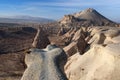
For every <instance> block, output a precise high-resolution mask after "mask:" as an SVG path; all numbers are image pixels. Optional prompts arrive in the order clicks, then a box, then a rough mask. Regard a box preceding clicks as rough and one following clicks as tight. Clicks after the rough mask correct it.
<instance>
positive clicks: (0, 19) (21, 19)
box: [0, 16, 54, 23]
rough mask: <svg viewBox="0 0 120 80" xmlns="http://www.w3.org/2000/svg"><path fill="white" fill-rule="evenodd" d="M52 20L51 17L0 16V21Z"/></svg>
mask: <svg viewBox="0 0 120 80" xmlns="http://www.w3.org/2000/svg"><path fill="white" fill-rule="evenodd" d="M53 21H54V20H52V19H47V18H41V17H32V16H10V17H5V18H4V17H1V18H0V23H47V22H53Z"/></svg>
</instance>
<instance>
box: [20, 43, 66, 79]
mask: <svg viewBox="0 0 120 80" xmlns="http://www.w3.org/2000/svg"><path fill="white" fill-rule="evenodd" d="M66 60H67V56H66V54H65V52H64V51H63V49H61V48H59V47H57V46H55V45H48V46H47V47H46V48H45V49H30V50H28V51H27V52H26V55H25V63H26V64H27V69H26V70H25V72H24V74H23V76H22V79H21V80H67V78H66V77H65V75H64V72H63V67H64V64H65V62H66Z"/></svg>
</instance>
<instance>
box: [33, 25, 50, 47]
mask: <svg viewBox="0 0 120 80" xmlns="http://www.w3.org/2000/svg"><path fill="white" fill-rule="evenodd" d="M48 44H50V41H49V39H48V37H47V35H46V33H45V32H44V31H43V30H42V28H40V27H39V28H38V31H37V34H36V36H35V38H34V41H33V43H32V46H33V47H37V48H39V49H43V48H45V47H46V46H47V45H48Z"/></svg>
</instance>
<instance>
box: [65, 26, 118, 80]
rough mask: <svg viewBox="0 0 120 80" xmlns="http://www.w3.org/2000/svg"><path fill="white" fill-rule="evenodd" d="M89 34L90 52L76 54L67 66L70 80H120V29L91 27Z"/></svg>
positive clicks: (66, 69) (66, 70) (69, 59)
mask: <svg viewBox="0 0 120 80" xmlns="http://www.w3.org/2000/svg"><path fill="white" fill-rule="evenodd" d="M88 32H89V35H88V36H90V40H88V44H90V46H89V49H88V51H87V52H85V53H84V54H83V55H80V54H79V52H76V53H74V55H73V56H71V57H69V58H68V61H67V63H66V65H65V73H66V75H67V78H68V80H120V77H119V74H120V68H119V67H120V66H119V65H120V56H119V55H120V49H119V48H120V40H119V39H120V28H116V27H91V28H88Z"/></svg>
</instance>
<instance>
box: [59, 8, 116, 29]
mask: <svg viewBox="0 0 120 80" xmlns="http://www.w3.org/2000/svg"><path fill="white" fill-rule="evenodd" d="M59 23H60V25H64V26H68V27H74V26H86V27H89V26H118V24H117V23H115V22H113V21H111V20H109V19H107V18H106V17H104V16H103V15H101V14H100V13H99V12H97V11H96V10H94V9H92V8H88V9H86V10H83V11H81V12H79V13H75V14H71V15H65V16H64V18H63V19H61V20H60V21H59Z"/></svg>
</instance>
